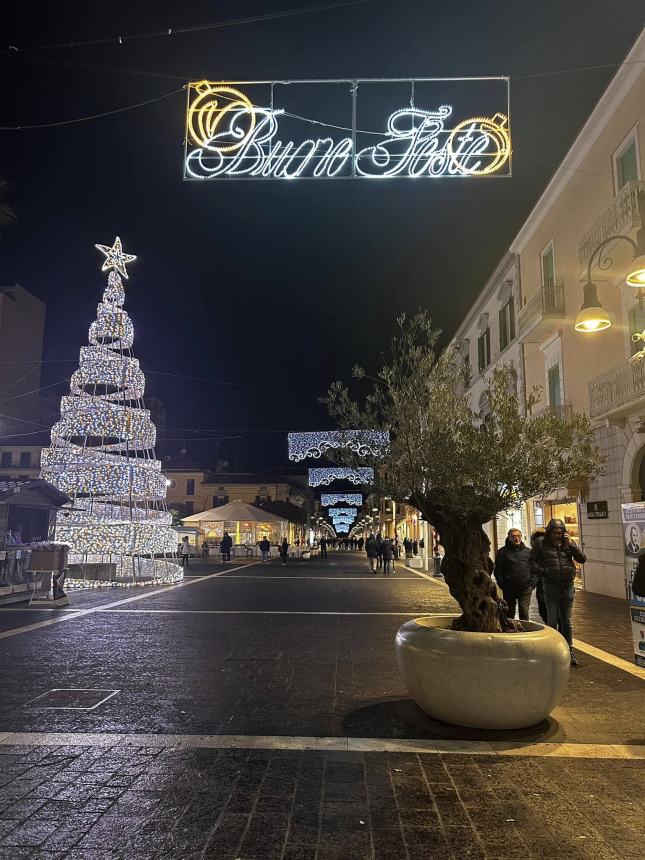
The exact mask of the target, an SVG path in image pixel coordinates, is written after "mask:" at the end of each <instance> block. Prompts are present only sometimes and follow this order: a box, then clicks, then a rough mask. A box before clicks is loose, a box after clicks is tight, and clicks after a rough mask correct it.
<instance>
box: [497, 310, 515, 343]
mask: <svg viewBox="0 0 645 860" xmlns="http://www.w3.org/2000/svg"><path fill="white" fill-rule="evenodd" d="M513 340H515V303H514V301H513V296H511V297H510V299H509V300H508V301H507V302H506V304H505V305H504V307H503V308H502V309H501V310H500V312H499V349H500V352H501V351H502V350H504V349H506V347H507V346H508V345H509V343H511V341H513Z"/></svg>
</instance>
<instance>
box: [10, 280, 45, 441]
mask: <svg viewBox="0 0 645 860" xmlns="http://www.w3.org/2000/svg"><path fill="white" fill-rule="evenodd" d="M44 330H45V304H44V302H41V301H40V299H37V298H36V296H34V295H32V293H30V292H29V290H26V289H25V288H24V287H21V286H20V284H14V285H13V286H10V287H0V421H1V422H2V424H1V428H2V429H1V430H0V436H3V435H6V434H7V433H8V432H17V431H16V427H18V429H19V430H22V431H24V430H25V425H24V424H21V423H20V422H21V420H22V421H24V420H31V419H35V418H36V416H37V414H38V394H37V389H38V388H40V371H41V361H42V356H43V335H44ZM11 419H19V420H15V421H12V420H11ZM9 427H11V430H9Z"/></svg>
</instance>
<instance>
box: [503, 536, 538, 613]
mask: <svg viewBox="0 0 645 860" xmlns="http://www.w3.org/2000/svg"><path fill="white" fill-rule="evenodd" d="M530 555H531V550H530V549H529V548H528V547H527V546H525V545H524V544H523V543H522V532H521V531H520V530H519V529H511V530H510V531H509V533H508V536H507V538H506V542H505V544H504V546H503V547H501V548H500V549H498V550H497V555H496V556H495V579H496V581H497V584H498V585H499V586H500V588H501V589H502V593H503V595H504V600H505V601H506V603H507V604H508V617H509V618H515V607H516V605H519V611H520V621H528V620H529V606H530V603H531V592H532V591H533V589H534V588H535V584H536V582H537V578H536V577H534V576H533V574H532V573H531V569H530V567H529V556H530Z"/></svg>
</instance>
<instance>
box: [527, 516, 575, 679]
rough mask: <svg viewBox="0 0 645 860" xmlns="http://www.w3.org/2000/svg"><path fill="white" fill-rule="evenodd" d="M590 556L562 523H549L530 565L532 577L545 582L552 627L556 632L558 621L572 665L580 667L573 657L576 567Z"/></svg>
mask: <svg viewBox="0 0 645 860" xmlns="http://www.w3.org/2000/svg"><path fill="white" fill-rule="evenodd" d="M586 560H587V556H586V555H585V554H584V553H583V552H582V550H581V549H580V547H579V546H578V545H577V544H576V543H575V542H574V541H572V540H571V538H570V537H569V535H568V534H567V527H566V526H565V524H564V522H563V521H562V520H558V519H553V520H550V521H549V524H548V525H547V527H546V530H545V532H544V537H541V538H540V537H538V538H536V540H535V544H534V546H533V548H532V550H531V555H530V558H529V564H530V567H531V574H532V575H533V577H535V578H542V579H543V580H544V581H543V583H542V587H543V589H544V602H545V604H546V617H547V624H548V625H549V627H553V628H555V629H556V630H557V628H558V620H559V622H560V625H561V631H560V632H561V633H562V635H563V636H564V638H565V639H566V640H567V645H568V646H569V651H570V653H571V665H572V666H577V665H578V660H577V659H576V656H575V654H574V653H573V629H572V625H571V612H572V610H573V601H574V598H575V594H576V592H575V589H574V587H573V581H574V579H575V576H576V566H575V564H574V561H577V562H578V564H584V563H585V562H586Z"/></svg>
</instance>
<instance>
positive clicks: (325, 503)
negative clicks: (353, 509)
mask: <svg viewBox="0 0 645 860" xmlns="http://www.w3.org/2000/svg"><path fill="white" fill-rule="evenodd" d="M342 502H345V503H346V504H348V505H356V506H357V507H359V508H360V507H362V505H363V496H362V495H361V494H360V493H322V494H321V496H320V504H321V505H322V507H323V508H327V507H330V506H331V505H339V504H341V503H342Z"/></svg>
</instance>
